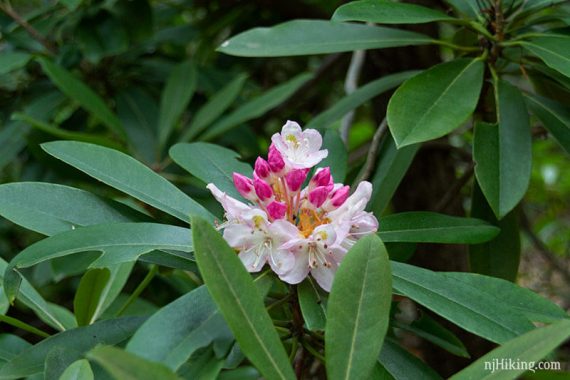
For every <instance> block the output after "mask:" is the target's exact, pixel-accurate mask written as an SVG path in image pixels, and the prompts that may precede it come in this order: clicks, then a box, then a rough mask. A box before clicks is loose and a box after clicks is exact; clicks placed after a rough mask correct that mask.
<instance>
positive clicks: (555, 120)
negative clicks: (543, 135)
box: [526, 95, 570, 154]
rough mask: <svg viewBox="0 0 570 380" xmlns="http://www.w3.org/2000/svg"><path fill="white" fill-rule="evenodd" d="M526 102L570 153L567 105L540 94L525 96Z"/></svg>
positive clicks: (569, 114)
mask: <svg viewBox="0 0 570 380" xmlns="http://www.w3.org/2000/svg"><path fill="white" fill-rule="evenodd" d="M526 104H527V105H528V106H529V107H530V109H531V110H532V113H533V114H534V115H535V116H536V117H538V118H539V119H540V121H542V123H543V124H544V126H545V127H546V129H548V131H549V132H550V133H551V134H552V136H554V138H555V139H556V141H558V143H559V144H560V145H561V146H562V148H564V150H566V152H567V153H569V154H570V111H569V110H568V107H566V106H564V105H562V104H560V103H557V102H555V101H552V100H550V99H547V98H544V97H542V96H531V95H527V96H526Z"/></svg>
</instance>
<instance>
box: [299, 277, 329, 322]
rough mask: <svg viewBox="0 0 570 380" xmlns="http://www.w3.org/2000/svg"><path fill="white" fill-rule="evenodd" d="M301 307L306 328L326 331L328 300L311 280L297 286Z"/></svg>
mask: <svg viewBox="0 0 570 380" xmlns="http://www.w3.org/2000/svg"><path fill="white" fill-rule="evenodd" d="M297 295H298V298H299V305H300V306H301V312H302V313H303V319H304V320H305V326H307V328H308V329H309V330H311V331H324V330H325V324H326V322H327V308H326V302H327V298H326V296H325V295H324V294H323V292H322V291H321V290H320V289H319V287H318V286H316V285H315V283H314V282H313V280H312V279H311V278H307V279H306V280H305V281H303V282H302V283H300V284H299V285H298V286H297Z"/></svg>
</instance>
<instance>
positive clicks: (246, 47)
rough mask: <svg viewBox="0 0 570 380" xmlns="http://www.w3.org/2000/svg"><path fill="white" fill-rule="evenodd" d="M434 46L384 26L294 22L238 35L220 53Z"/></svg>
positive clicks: (243, 54) (268, 54)
mask: <svg viewBox="0 0 570 380" xmlns="http://www.w3.org/2000/svg"><path fill="white" fill-rule="evenodd" d="M431 42H432V39H431V38H430V37H428V36H426V35H424V34H420V33H415V32H408V31H405V30H398V29H392V28H384V27H380V26H368V25H358V24H344V23H336V22H331V21H325V20H293V21H288V22H285V23H282V24H279V25H276V26H273V27H271V28H255V29H251V30H248V31H246V32H243V33H241V34H238V35H237V36H235V37H232V38H230V39H229V40H227V41H225V42H224V43H223V44H222V45H221V46H220V47H219V48H218V51H220V52H222V53H225V54H230V55H237V56H241V57H284V56H292V55H309V54H329V53H339V52H345V51H353V50H364V49H381V48H389V47H396V46H410V45H427V44H430V43H431Z"/></svg>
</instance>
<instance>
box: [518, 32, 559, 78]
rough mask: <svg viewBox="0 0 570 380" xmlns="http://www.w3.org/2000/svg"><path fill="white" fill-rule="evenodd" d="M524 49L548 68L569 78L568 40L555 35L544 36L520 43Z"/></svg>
mask: <svg viewBox="0 0 570 380" xmlns="http://www.w3.org/2000/svg"><path fill="white" fill-rule="evenodd" d="M520 45H522V46H523V47H524V48H525V49H527V50H528V51H530V52H531V53H532V54H534V55H535V56H537V57H538V58H540V59H541V60H542V61H543V62H544V63H546V64H547V65H548V66H549V67H552V68H553V69H554V70H557V71H559V72H561V73H562V74H564V75H566V76H567V77H570V38H569V37H568V36H562V35H557V34H552V35H548V34H544V35H542V36H541V37H537V38H532V39H530V40H529V41H523V42H520Z"/></svg>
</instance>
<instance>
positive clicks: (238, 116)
mask: <svg viewBox="0 0 570 380" xmlns="http://www.w3.org/2000/svg"><path fill="white" fill-rule="evenodd" d="M312 77H313V75H312V74H310V73H304V74H299V75H297V76H296V77H294V78H293V79H290V80H289V81H287V82H285V83H282V84H280V85H278V86H275V87H273V88H272V89H270V90H268V91H267V92H265V93H264V94H262V95H260V96H258V97H256V98H254V99H252V100H249V101H247V102H245V103H244V104H242V105H241V106H239V107H238V108H236V109H235V110H234V111H233V112H231V113H230V114H229V115H228V116H226V117H224V118H222V119H220V120H219V121H217V122H216V123H214V124H213V125H212V126H211V127H209V128H208V129H206V131H205V132H204V134H203V135H202V136H201V139H202V140H211V139H213V138H214V137H218V136H220V135H222V134H224V133H226V132H228V131H229V130H231V129H232V128H235V127H237V126H238V125H240V124H242V123H245V122H246V121H249V120H252V119H255V118H257V117H259V116H261V115H263V114H264V113H266V112H267V111H269V110H271V109H273V108H275V107H277V106H278V105H279V104H281V103H283V102H284V101H285V100H287V99H288V98H289V97H290V96H291V95H293V94H294V93H295V92H296V91H297V90H298V89H299V88H300V87H301V86H302V85H304V84H305V83H307V81H309V80H310V79H311V78H312Z"/></svg>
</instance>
